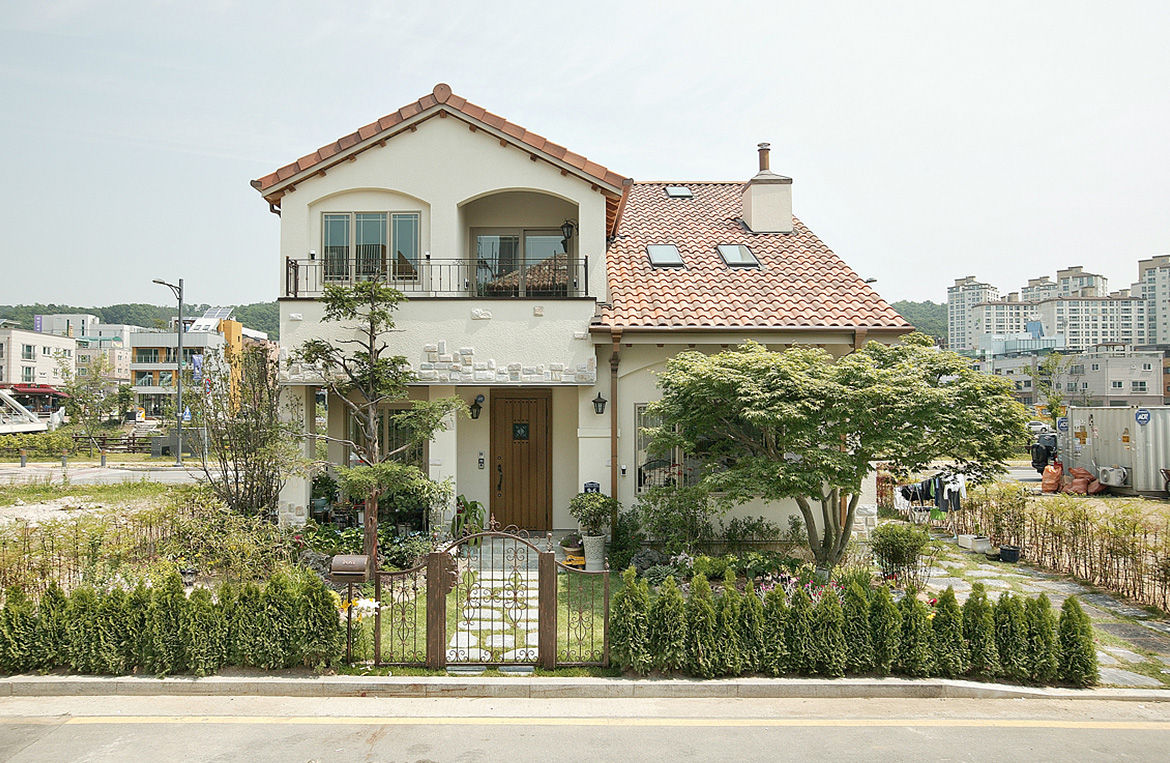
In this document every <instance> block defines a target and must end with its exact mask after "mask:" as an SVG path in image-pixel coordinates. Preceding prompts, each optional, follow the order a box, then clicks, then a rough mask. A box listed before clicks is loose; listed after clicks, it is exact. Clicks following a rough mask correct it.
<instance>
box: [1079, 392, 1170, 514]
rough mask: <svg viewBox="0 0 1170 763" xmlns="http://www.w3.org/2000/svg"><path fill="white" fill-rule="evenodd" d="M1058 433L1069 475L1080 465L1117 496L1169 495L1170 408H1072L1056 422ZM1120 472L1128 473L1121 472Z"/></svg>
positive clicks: (1157, 406) (1150, 406)
mask: <svg viewBox="0 0 1170 763" xmlns="http://www.w3.org/2000/svg"><path fill="white" fill-rule="evenodd" d="M1057 433H1058V436H1059V457H1060V459H1061V461H1063V462H1064V468H1065V472H1066V473H1067V472H1068V470H1069V469H1071V468H1073V467H1077V466H1079V467H1081V468H1083V469H1088V470H1089V471H1090V472H1092V474H1093V476H1095V477H1097V478H1098V479H1099V480H1101V481H1102V482H1103V483H1105V484H1109V486H1110V489H1111V490H1112V491H1113V492H1117V493H1146V494H1163V493H1165V480H1164V479H1163V478H1162V469H1170V406H1166V405H1148V406H1142V407H1137V406H1114V407H1109V408H1104V407H1093V408H1078V407H1076V406H1069V408H1068V415H1067V416H1066V417H1064V418H1062V419H1060V420H1059V421H1057ZM1119 467H1120V468H1121V469H1124V472H1119V471H1116V470H1117V469H1118V468H1119ZM1111 483H1112V484H1111Z"/></svg>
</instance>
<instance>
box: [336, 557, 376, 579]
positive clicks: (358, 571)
mask: <svg viewBox="0 0 1170 763" xmlns="http://www.w3.org/2000/svg"><path fill="white" fill-rule="evenodd" d="M369 564H370V557H368V556H366V555H365V554H338V555H337V556H335V557H333V561H332V562H331V563H330V564H329V577H331V578H333V580H335V581H337V582H339V583H361V582H363V581H365V580H366V569H367V568H368V567H369Z"/></svg>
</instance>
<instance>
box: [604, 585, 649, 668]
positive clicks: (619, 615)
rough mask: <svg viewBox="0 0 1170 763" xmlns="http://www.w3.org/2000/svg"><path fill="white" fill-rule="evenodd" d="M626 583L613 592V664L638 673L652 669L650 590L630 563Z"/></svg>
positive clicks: (611, 640)
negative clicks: (649, 621) (648, 644)
mask: <svg viewBox="0 0 1170 763" xmlns="http://www.w3.org/2000/svg"><path fill="white" fill-rule="evenodd" d="M622 580H623V581H624V582H625V585H624V586H623V587H622V589H621V590H620V591H618V592H617V593H615V594H614V595H613V601H612V602H611V604H610V612H611V614H610V622H609V638H610V654H611V657H612V659H613V663H614V665H616V666H617V667H619V668H622V669H625V670H632V671H634V672H635V673H648V672H649V671H650V653H649V652H648V651H647V648H646V644H647V639H648V633H647V630H648V623H647V612H648V611H649V609H650V594H649V592H648V591H647V588H646V584H645V583H644V582H641V581H639V580H638V575H637V570H635V569H634V567H633V566H630V567H627V568H626V571H625V572H623V573H622Z"/></svg>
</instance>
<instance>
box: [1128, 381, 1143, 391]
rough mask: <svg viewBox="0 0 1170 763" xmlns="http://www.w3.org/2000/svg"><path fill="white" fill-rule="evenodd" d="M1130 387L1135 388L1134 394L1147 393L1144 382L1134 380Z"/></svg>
mask: <svg viewBox="0 0 1170 763" xmlns="http://www.w3.org/2000/svg"><path fill="white" fill-rule="evenodd" d="M1130 386H1131V387H1132V388H1133V391H1134V392H1145V391H1146V383H1145V381H1144V380H1142V381H1139V380H1137V379H1134V380H1133V381H1132V382H1130Z"/></svg>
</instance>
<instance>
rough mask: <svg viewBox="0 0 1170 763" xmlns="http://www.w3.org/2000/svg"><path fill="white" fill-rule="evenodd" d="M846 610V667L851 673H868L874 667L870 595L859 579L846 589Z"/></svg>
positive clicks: (844, 605)
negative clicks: (866, 592) (868, 595)
mask: <svg viewBox="0 0 1170 763" xmlns="http://www.w3.org/2000/svg"><path fill="white" fill-rule="evenodd" d="M842 610H843V611H844V616H845V624H844V637H845V647H846V651H845V667H846V668H847V669H848V670H849V672H851V673H866V672H868V671H869V670H870V669H872V668H873V638H872V631H871V630H870V623H869V597H867V596H866V595H865V589H864V588H862V587H861V584H860V583H858V582H857V580H853V581H851V582H850V583H849V586H848V587H847V588H846V589H845V601H844V603H843V605H842Z"/></svg>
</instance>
